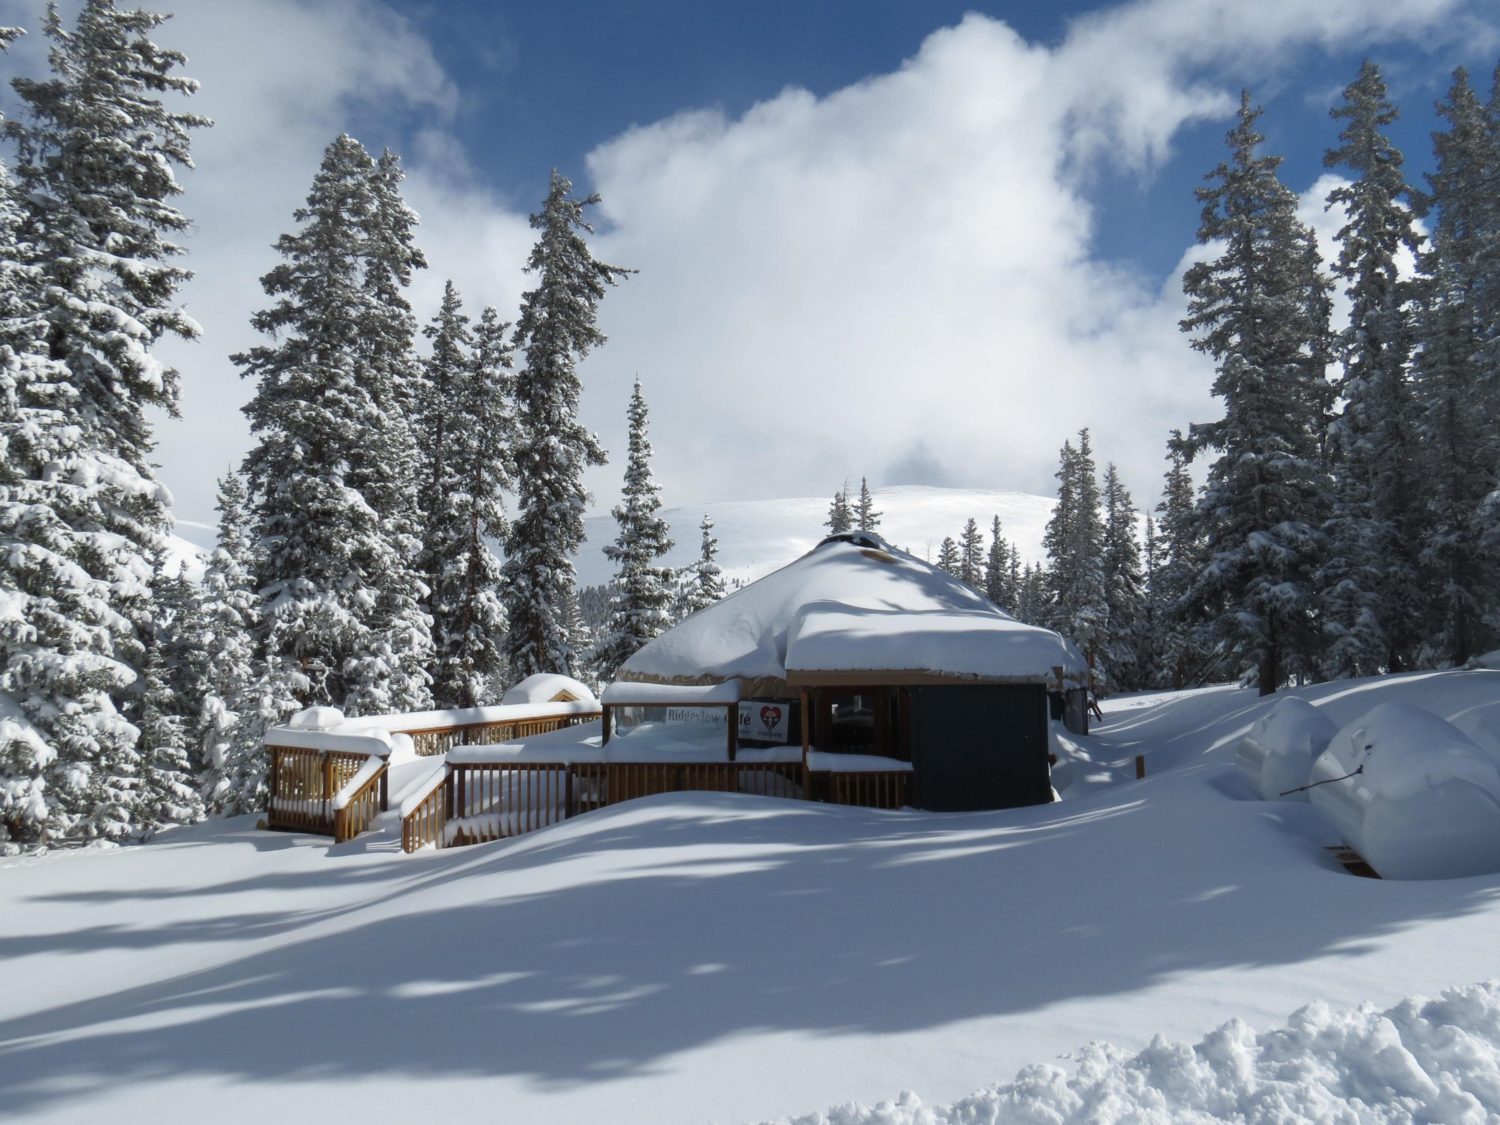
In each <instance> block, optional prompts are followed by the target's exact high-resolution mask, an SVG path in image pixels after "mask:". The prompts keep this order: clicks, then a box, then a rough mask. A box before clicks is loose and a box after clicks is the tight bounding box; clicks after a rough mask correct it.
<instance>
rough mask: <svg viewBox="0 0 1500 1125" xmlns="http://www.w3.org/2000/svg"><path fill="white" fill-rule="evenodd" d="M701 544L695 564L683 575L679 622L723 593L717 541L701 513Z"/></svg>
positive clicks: (710, 523)
mask: <svg viewBox="0 0 1500 1125" xmlns="http://www.w3.org/2000/svg"><path fill="white" fill-rule="evenodd" d="M698 530H699V532H701V533H702V536H703V538H702V541H701V543H700V546H699V549H698V561H697V562H695V563H694V564H693V565H692V566H690V567H688V568H687V573H686V575H685V576H684V579H685V580H684V582H683V588H682V597H681V598H680V599H679V602H678V610H677V616H678V618H679V619H681V618H683V617H686V616H687V615H688V614H690V613H697V612H698V611H699V610H700V609H707V608H708V607H709V606H711V605H713V604H714V602H716V601H718V600H719V599H720V598H722V597H723V596H724V594H725V589H724V572H723V570H722V569H721V568H720V566H719V541H718V539H716V538H715V537H714V533H713V532H714V521H713V518H712V517H711V516H710V515H709V514H708V513H707V512H704V513H703V522H702V523H700V524H699V525H698Z"/></svg>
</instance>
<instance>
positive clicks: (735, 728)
mask: <svg viewBox="0 0 1500 1125" xmlns="http://www.w3.org/2000/svg"><path fill="white" fill-rule="evenodd" d="M725 717H726V719H727V722H728V726H729V760H730V761H731V762H732V761H734V748H735V743H736V742H737V741H738V740H739V733H740V705H739V703H738V701H736V702H734V703H731V704H730V705H729V706H728V707H727V708H725Z"/></svg>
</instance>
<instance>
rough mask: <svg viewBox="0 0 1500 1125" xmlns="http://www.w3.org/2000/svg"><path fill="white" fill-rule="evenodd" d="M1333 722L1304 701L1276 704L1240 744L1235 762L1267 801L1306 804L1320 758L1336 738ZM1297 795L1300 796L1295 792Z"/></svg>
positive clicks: (1292, 698)
mask: <svg viewBox="0 0 1500 1125" xmlns="http://www.w3.org/2000/svg"><path fill="white" fill-rule="evenodd" d="M1338 729H1339V728H1338V727H1337V726H1335V725H1334V722H1333V720H1332V719H1330V718H1329V717H1328V716H1327V715H1325V714H1323V712H1321V711H1319V710H1318V709H1317V708H1316V707H1314V706H1313V705H1312V704H1311V703H1309V702H1307V700H1305V699H1298V698H1297V697H1296V696H1292V695H1289V696H1286V697H1284V698H1282V699H1279V700H1277V701H1276V704H1275V705H1274V706H1273V707H1271V709H1270V710H1268V711H1267V712H1266V713H1265V714H1264V715H1262V716H1261V717H1260V718H1259V719H1258V720H1257V721H1256V723H1255V725H1254V726H1252V727H1251V728H1250V731H1249V733H1247V734H1246V735H1245V737H1244V738H1242V739H1240V744H1239V746H1238V747H1237V748H1236V749H1235V752H1234V760H1235V764H1236V765H1238V766H1239V768H1240V770H1241V771H1242V772H1243V773H1244V775H1245V776H1246V777H1247V778H1249V779H1250V785H1251V787H1252V788H1254V790H1255V791H1256V792H1257V793H1259V794H1260V797H1261V800H1263V801H1275V800H1289V801H1290V800H1295V801H1305V800H1307V792H1306V790H1305V789H1304V788H1303V787H1304V786H1306V785H1307V779H1308V777H1309V776H1310V775H1311V773H1312V767H1313V763H1314V762H1315V761H1317V759H1318V755H1320V754H1321V753H1323V751H1324V750H1326V749H1327V748H1328V743H1329V742H1330V741H1331V740H1332V739H1333V736H1334V735H1335V734H1337V733H1338ZM1294 790H1296V792H1294Z"/></svg>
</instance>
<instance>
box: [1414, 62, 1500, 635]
mask: <svg viewBox="0 0 1500 1125" xmlns="http://www.w3.org/2000/svg"><path fill="white" fill-rule="evenodd" d="M1497 93H1500V84H1497ZM1493 100H1494V99H1492V101H1493ZM1438 113H1439V114H1440V115H1441V116H1442V117H1443V118H1444V119H1445V121H1446V124H1447V128H1446V129H1445V130H1443V131H1442V132H1439V133H1436V134H1434V135H1433V149H1434V155H1435V168H1434V171H1433V172H1432V174H1431V175H1430V176H1429V181H1430V188H1431V190H1430V195H1429V198H1430V200H1431V203H1432V205H1433V207H1434V209H1435V211H1436V218H1435V221H1434V222H1433V224H1432V243H1431V247H1430V250H1429V253H1428V254H1427V255H1426V256H1425V258H1424V261H1423V270H1424V273H1425V274H1426V275H1427V276H1426V279H1425V283H1424V285H1423V301H1422V309H1421V312H1420V314H1419V335H1420V337H1421V348H1420V349H1419V351H1418V353H1417V355H1416V359H1415V366H1416V385H1415V391H1416V397H1417V401H1418V405H1419V407H1420V410H1421V417H1420V422H1419V433H1420V437H1421V450H1422V476H1423V479H1424V480H1425V481H1426V482H1427V492H1428V512H1427V515H1428V520H1429V527H1428V533H1427V540H1426V543H1425V544H1424V546H1423V550H1422V556H1421V558H1422V563H1423V567H1424V572H1425V574H1426V575H1427V576H1428V577H1429V580H1430V582H1431V585H1432V586H1433V588H1434V592H1435V596H1434V598H1433V606H1432V612H1433V620H1432V624H1431V626H1430V630H1429V631H1430V632H1431V634H1432V643H1433V645H1434V647H1435V648H1436V649H1437V653H1436V654H1435V655H1437V656H1438V657H1439V658H1441V659H1445V660H1446V661H1448V662H1449V663H1453V664H1462V663H1464V662H1465V661H1467V660H1468V659H1469V658H1470V657H1471V656H1473V655H1474V654H1475V653H1479V652H1484V651H1486V650H1487V649H1488V648H1489V647H1490V646H1491V645H1492V644H1494V643H1495V640H1496V636H1497V633H1500V622H1497V621H1496V620H1494V618H1493V616H1490V617H1489V618H1488V619H1487V618H1486V614H1487V613H1489V614H1491V615H1493V613H1494V606H1495V604H1496V602H1497V600H1500V574H1497V562H1500V551H1496V550H1495V548H1494V545H1493V544H1490V545H1489V549H1488V550H1486V545H1487V544H1486V535H1487V532H1488V533H1490V535H1491V537H1493V528H1492V524H1491V520H1490V519H1489V514H1490V513H1489V512H1487V510H1486V506H1485V505H1486V498H1487V497H1490V496H1493V495H1494V493H1495V490H1496V489H1497V487H1500V422H1497V418H1500V356H1496V355H1495V354H1494V352H1493V351H1492V350H1487V349H1488V347H1490V346H1493V340H1494V338H1495V336H1496V333H1497V330H1496V327H1495V326H1496V325H1497V324H1500V188H1497V187H1496V184H1497V181H1500V121H1497V118H1500V112H1497V111H1495V110H1494V109H1491V110H1490V111H1488V112H1487V111H1486V107H1484V106H1483V105H1481V104H1480V102H1479V99H1478V97H1477V96H1476V95H1475V93H1474V90H1473V89H1472V88H1471V87H1470V85H1469V79H1468V75H1467V74H1466V73H1465V71H1464V70H1463V69H1462V68H1460V69H1459V70H1457V71H1455V72H1454V76H1453V86H1452V88H1451V90H1450V91H1449V94H1448V99H1447V101H1446V102H1443V103H1440V104H1439V105H1438Z"/></svg>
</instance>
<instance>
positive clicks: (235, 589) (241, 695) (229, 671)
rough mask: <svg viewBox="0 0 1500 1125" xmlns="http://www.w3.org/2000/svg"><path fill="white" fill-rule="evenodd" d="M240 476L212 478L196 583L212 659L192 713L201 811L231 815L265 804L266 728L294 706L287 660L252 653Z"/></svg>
mask: <svg viewBox="0 0 1500 1125" xmlns="http://www.w3.org/2000/svg"><path fill="white" fill-rule="evenodd" d="M245 503H246V495H245V485H244V481H243V480H242V479H241V478H240V476H239V474H238V473H229V474H227V475H226V476H225V477H224V478H223V479H222V480H220V482H219V496H218V505H217V507H218V511H219V535H218V547H217V549H216V550H215V551H214V552H213V554H212V555H211V556H210V557H209V560H208V566H207V567H206V568H205V569H204V573H203V583H202V585H201V587H200V588H199V597H198V617H199V620H200V621H201V623H202V628H203V631H204V634H205V636H206V637H207V638H208V639H207V645H208V646H209V651H211V652H212V653H213V660H212V662H211V663H210V665H209V670H208V684H207V690H206V691H205V692H204V694H203V699H202V704H201V708H200V710H199V714H198V723H197V732H198V737H199V739H200V756H201V758H202V763H203V765H202V771H201V774H200V777H199V788H200V791H201V793H202V795H203V802H204V804H205V806H206V807H207V809H208V811H209V812H211V813H214V814H218V815H222V816H236V815H239V814H240V813H248V812H254V811H256V810H257V809H261V808H264V807H265V799H266V766H267V763H266V751H265V747H264V745H262V742H261V739H262V737H263V736H264V734H265V732H266V730H267V729H269V728H270V727H272V726H275V725H277V724H278V723H280V722H282V721H283V720H284V719H285V718H286V717H287V716H288V715H289V714H290V713H291V712H292V711H294V710H295V709H296V701H295V699H294V698H293V697H292V693H291V685H290V683H289V678H288V667H287V662H286V661H285V660H284V659H283V658H275V659H272V660H271V661H270V662H265V661H260V660H257V658H256V652H255V634H256V632H257V624H258V622H259V618H260V612H261V606H260V600H259V598H258V597H257V596H256V594H255V591H254V588H253V586H252V582H253V577H252V576H253V575H254V573H255V570H256V565H255V559H254V548H253V546H252V543H251V539H250V528H249V515H248V513H247V511H246V509H245Z"/></svg>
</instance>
